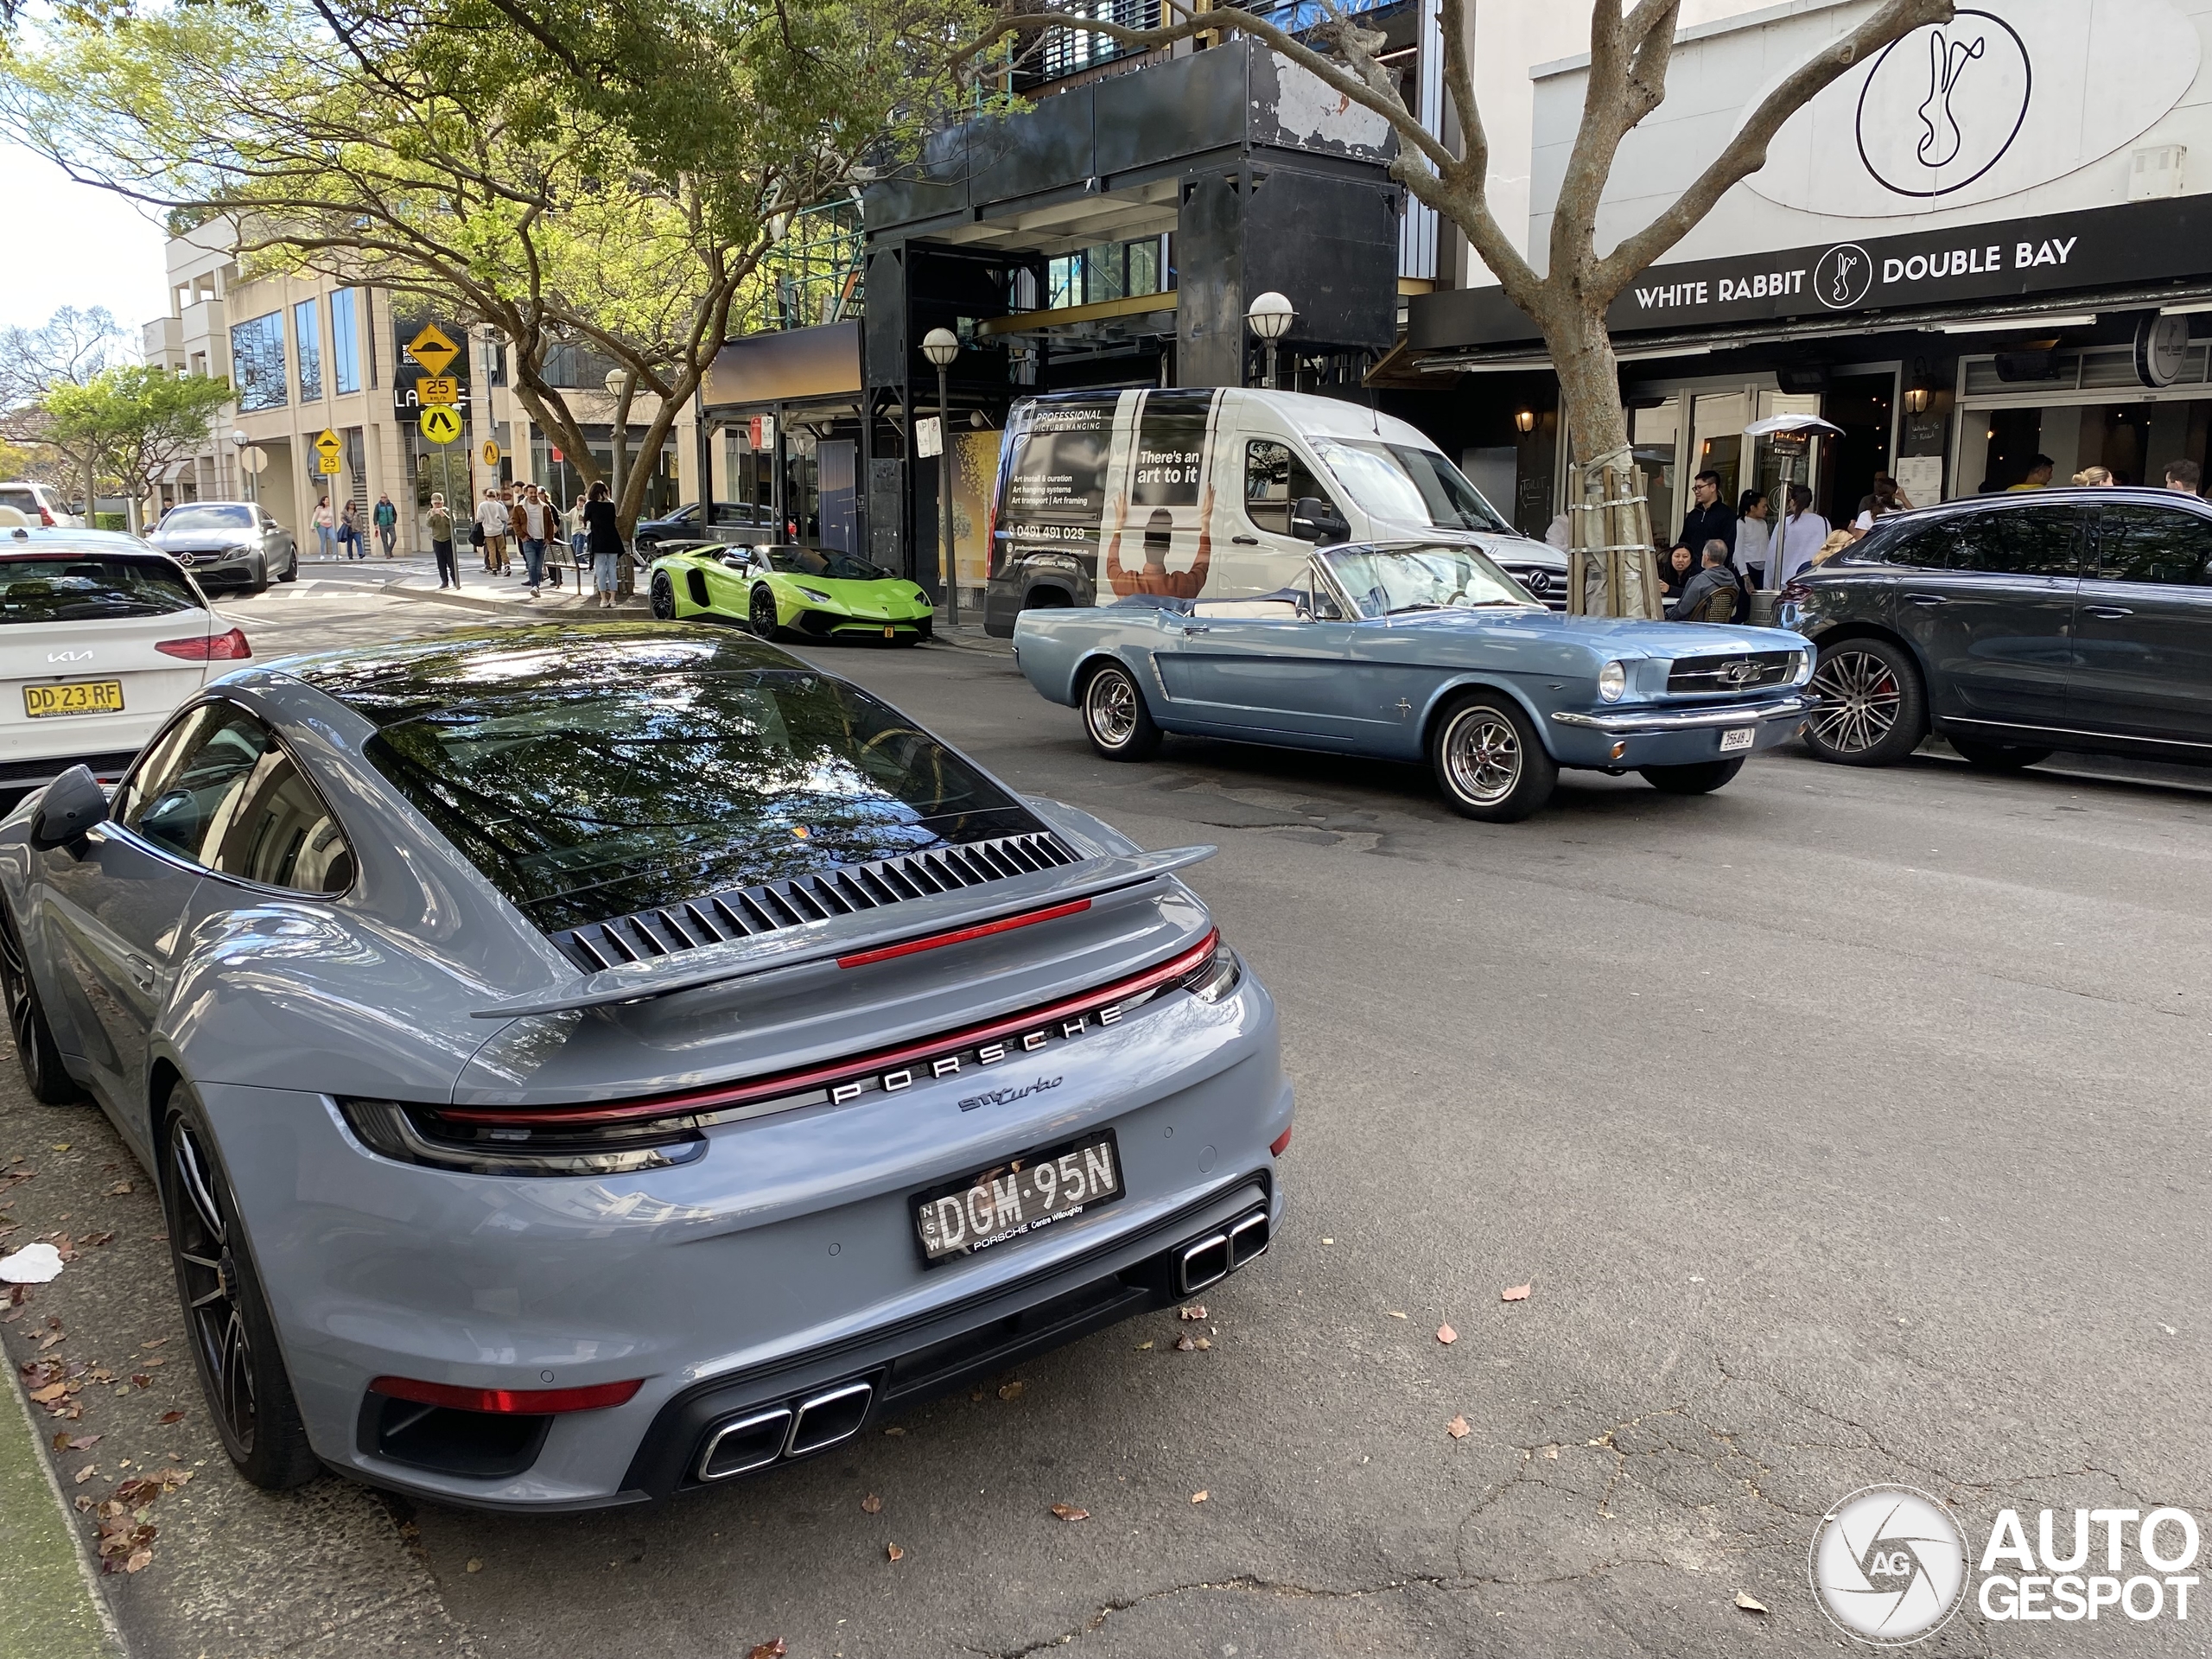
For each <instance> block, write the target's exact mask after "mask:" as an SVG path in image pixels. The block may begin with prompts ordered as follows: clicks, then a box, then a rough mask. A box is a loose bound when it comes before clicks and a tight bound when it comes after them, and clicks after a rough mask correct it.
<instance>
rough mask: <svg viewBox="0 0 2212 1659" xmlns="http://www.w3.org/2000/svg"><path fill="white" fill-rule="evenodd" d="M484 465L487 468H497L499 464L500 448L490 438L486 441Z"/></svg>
mask: <svg viewBox="0 0 2212 1659" xmlns="http://www.w3.org/2000/svg"><path fill="white" fill-rule="evenodd" d="M484 464H485V465H486V467H496V466H498V465H499V445H498V444H496V443H494V442H492V440H491V439H489V438H486V439H485V440H484Z"/></svg>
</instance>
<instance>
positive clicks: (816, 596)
mask: <svg viewBox="0 0 2212 1659" xmlns="http://www.w3.org/2000/svg"><path fill="white" fill-rule="evenodd" d="M791 586H792V587H794V588H798V590H799V592H801V593H802V594H805V595H806V596H807V597H808V598H809V599H811V600H816V601H820V602H821V603H822V604H824V605H834V604H836V602H837V601H836V600H834V599H832V598H830V597H829V594H825V593H823V591H822V590H821V589H820V588H810V587H808V586H807V585H806V584H805V583H804V582H793V583H792V584H791Z"/></svg>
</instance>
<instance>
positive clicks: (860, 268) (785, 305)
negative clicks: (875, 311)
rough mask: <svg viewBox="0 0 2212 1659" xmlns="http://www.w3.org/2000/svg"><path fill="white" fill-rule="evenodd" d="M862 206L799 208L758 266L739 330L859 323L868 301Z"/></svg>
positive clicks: (844, 203)
mask: <svg viewBox="0 0 2212 1659" xmlns="http://www.w3.org/2000/svg"><path fill="white" fill-rule="evenodd" d="M865 261H866V255H865V251H864V249H863V247H862V245H861V205H860V203H859V202H858V201H857V200H850V199H848V200H842V201H827V202H821V203H818V204H817V205H816V206H814V207H806V208H802V209H801V210H800V211H799V212H798V213H793V214H792V215H791V226H790V228H789V229H788V230H787V231H786V232H785V235H784V238H783V240H782V241H780V242H779V243H777V244H776V245H775V246H774V247H773V248H772V250H770V251H769V253H768V257H766V259H764V260H762V261H761V262H760V271H759V273H758V274H757V277H756V278H755V281H754V283H753V291H752V292H751V293H750V295H748V296H747V305H746V307H745V312H744V316H743V327H741V328H739V329H737V330H735V331H734V332H739V333H744V334H766V333H773V332H777V331H780V330H783V329H786V328H813V327H819V326H820V325H821V324H823V323H825V322H843V321H847V320H848V319H850V318H855V317H858V316H859V315H861V308H862V302H863V300H864V298H865V296H866V282H865V278H864V271H865V269H866V263H865Z"/></svg>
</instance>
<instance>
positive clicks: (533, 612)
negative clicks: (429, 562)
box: [378, 582, 652, 619]
mask: <svg viewBox="0 0 2212 1659" xmlns="http://www.w3.org/2000/svg"><path fill="white" fill-rule="evenodd" d="M378 591H379V592H381V593H385V594H391V595H393V596H395V597H397V598H400V599H419V600H423V601H427V602H429V603H430V604H433V605H449V606H453V607H456V608H458V609H461V610H464V611H474V612H476V613H479V614H480V615H483V616H506V617H514V618H517V619H520V618H523V617H528V616H556V617H566V616H599V615H606V616H627V617H637V616H650V615H651V614H652V612H651V611H650V610H649V609H648V608H647V607H646V605H645V601H642V600H632V601H627V602H626V603H618V604H617V605H616V606H615V607H614V608H613V610H611V611H604V612H602V611H601V609H600V607H598V606H596V605H587V604H585V603H583V602H582V601H581V600H579V599H575V598H570V597H568V596H565V595H564V596H563V597H562V598H559V599H545V600H528V599H488V598H486V599H480V598H478V597H477V596H476V595H475V594H472V593H470V592H469V591H468V590H467V588H462V589H461V591H460V592H459V593H455V592H454V591H453V589H451V588H409V587H406V586H404V584H402V583H399V582H392V583H391V584H390V585H388V586H387V587H385V588H380V589H379V590H378Z"/></svg>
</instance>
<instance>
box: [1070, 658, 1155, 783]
mask: <svg viewBox="0 0 2212 1659" xmlns="http://www.w3.org/2000/svg"><path fill="white" fill-rule="evenodd" d="M1083 729H1084V734H1085V735H1087V736H1088V737H1089V738H1090V747H1092V748H1094V749H1096V750H1097V751H1098V753H1101V754H1103V755H1104V756H1105V757H1106V759H1108V760H1143V759H1144V758H1145V757H1146V756H1147V755H1149V754H1150V753H1152V752H1153V751H1154V750H1155V749H1157V748H1158V747H1160V728H1159V727H1157V726H1156V725H1154V723H1153V719H1152V711H1151V710H1150V709H1147V708H1146V707H1145V706H1144V694H1143V693H1142V692H1141V691H1140V690H1137V683H1136V681H1135V679H1133V678H1132V677H1130V674H1129V671H1128V669H1126V668H1124V667H1122V665H1121V664H1119V663H1108V664H1105V665H1104V666H1103V668H1100V669H1097V670H1096V671H1094V672H1093V673H1092V674H1091V677H1090V678H1089V679H1088V680H1086V681H1085V682H1084V687H1083Z"/></svg>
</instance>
